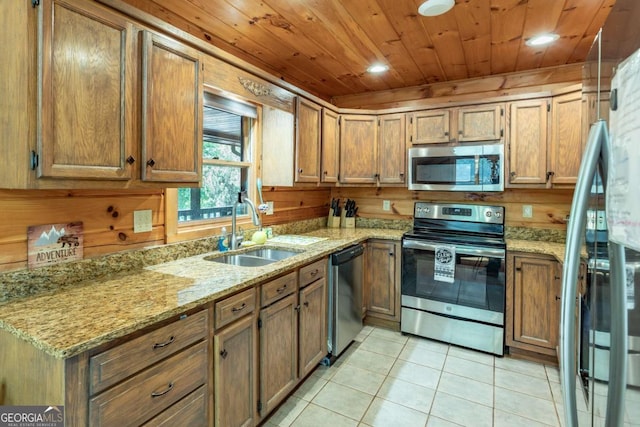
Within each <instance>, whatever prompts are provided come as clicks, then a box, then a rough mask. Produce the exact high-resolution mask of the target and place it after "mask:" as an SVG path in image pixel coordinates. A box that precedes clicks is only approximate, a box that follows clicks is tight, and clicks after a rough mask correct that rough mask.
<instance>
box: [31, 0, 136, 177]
mask: <svg viewBox="0 0 640 427" xmlns="http://www.w3.org/2000/svg"><path fill="white" fill-rule="evenodd" d="M41 13H42V15H43V19H42V27H41V29H40V30H41V36H42V51H41V52H40V58H41V59H42V74H41V79H40V81H39V85H40V90H41V99H40V105H39V107H40V118H41V122H40V123H39V125H40V128H41V134H40V136H39V138H38V151H39V153H40V161H39V166H38V177H39V178H40V177H43V178H69V179H108V180H128V179H130V178H131V177H132V175H133V174H132V171H133V167H135V166H136V164H135V163H134V164H133V165H130V164H129V163H127V159H128V158H129V157H130V156H134V155H135V154H136V153H135V152H134V151H133V147H134V136H135V134H134V132H135V126H136V124H135V122H134V97H135V93H136V92H135V91H136V61H135V53H134V40H135V39H134V29H133V26H132V24H131V23H130V22H129V21H127V19H125V17H123V16H122V15H119V14H117V13H114V12H111V11H109V10H107V9H105V8H103V7H101V6H99V5H97V4H95V3H93V2H86V1H74V0H65V1H57V0H49V1H44V2H43V3H42V5H41ZM133 159H134V158H133V157H131V160H130V161H132V160H133ZM24 167H25V168H26V167H27V165H24Z"/></svg>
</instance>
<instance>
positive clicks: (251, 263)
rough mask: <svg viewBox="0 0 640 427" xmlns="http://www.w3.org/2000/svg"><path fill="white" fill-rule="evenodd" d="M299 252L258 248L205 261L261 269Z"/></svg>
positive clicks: (217, 256) (215, 256)
mask: <svg viewBox="0 0 640 427" xmlns="http://www.w3.org/2000/svg"><path fill="white" fill-rule="evenodd" d="M299 253H301V252H296V251H289V250H286V249H275V248H260V249H253V250H251V251H248V252H242V253H239V254H229V255H222V256H220V255H211V256H208V257H205V258H204V259H205V260H207V261H213V262H219V263H222V264H228V265H237V266H240V267H262V266H265V265H269V264H272V263H274V262H276V261H280V260H283V259H287V258H289V257H292V256H295V255H298V254H299Z"/></svg>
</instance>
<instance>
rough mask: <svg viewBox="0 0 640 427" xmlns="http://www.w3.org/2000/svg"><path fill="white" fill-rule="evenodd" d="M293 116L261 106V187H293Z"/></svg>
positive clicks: (286, 112)
mask: <svg viewBox="0 0 640 427" xmlns="http://www.w3.org/2000/svg"><path fill="white" fill-rule="evenodd" d="M294 120H295V119H294V115H293V114H292V113H290V112H288V111H283V110H280V109H278V108H273V107H270V106H268V105H263V106H262V185H264V186H265V187H271V186H283V187H291V186H293V168H294V166H293V149H294V147H293V138H294V134H295V130H294V129H295V125H294Z"/></svg>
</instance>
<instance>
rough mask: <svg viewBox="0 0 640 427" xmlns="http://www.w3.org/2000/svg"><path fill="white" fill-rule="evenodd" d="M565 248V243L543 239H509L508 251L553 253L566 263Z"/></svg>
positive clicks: (552, 254)
mask: <svg viewBox="0 0 640 427" xmlns="http://www.w3.org/2000/svg"><path fill="white" fill-rule="evenodd" d="M564 249H565V244H564V243H555V242H548V241H542V240H517V239H507V251H510V252H529V253H534V254H545V255H551V256H553V257H555V258H556V259H557V260H558V261H559V262H561V263H564Z"/></svg>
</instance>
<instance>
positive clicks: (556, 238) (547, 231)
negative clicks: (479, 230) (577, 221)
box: [504, 226, 567, 243]
mask: <svg viewBox="0 0 640 427" xmlns="http://www.w3.org/2000/svg"><path fill="white" fill-rule="evenodd" d="M504 237H505V239H515V240H541V241H545V242H552V243H565V241H566V237H567V232H566V230H558V229H551V228H527V227H509V226H507V227H505V233H504Z"/></svg>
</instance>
